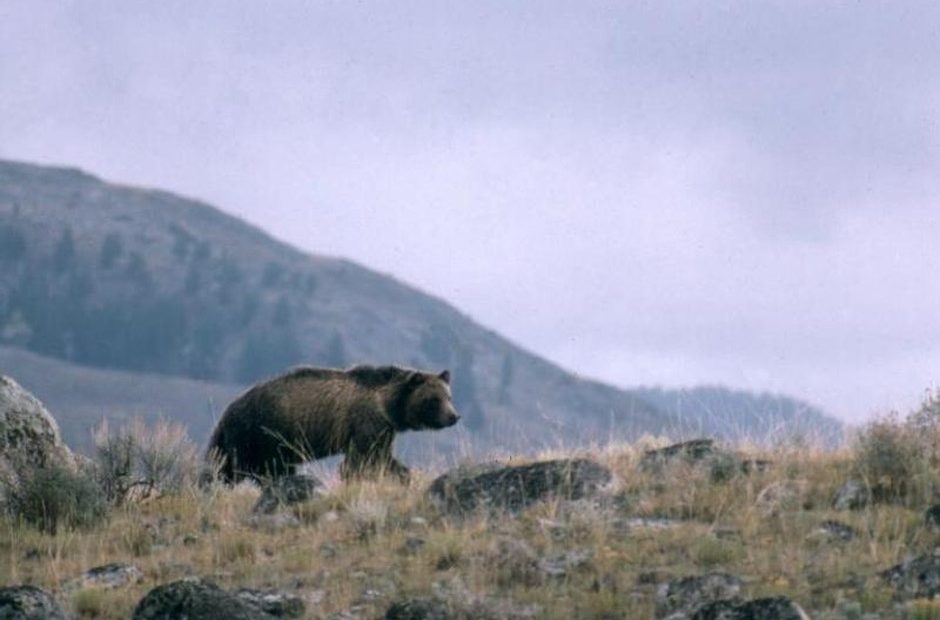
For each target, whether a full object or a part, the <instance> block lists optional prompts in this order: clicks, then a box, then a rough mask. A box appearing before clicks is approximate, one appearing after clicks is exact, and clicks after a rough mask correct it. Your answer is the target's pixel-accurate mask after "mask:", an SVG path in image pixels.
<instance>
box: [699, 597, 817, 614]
mask: <svg viewBox="0 0 940 620" xmlns="http://www.w3.org/2000/svg"><path fill="white" fill-rule="evenodd" d="M691 620H809V616H808V615H807V614H806V612H805V611H803V608H802V607H800V606H799V605H797V604H796V603H794V602H793V601H791V600H790V599H788V598H786V597H785V596H775V597H770V598H758V599H754V600H751V601H745V602H743V603H735V602H731V601H718V602H715V603H710V604H708V605H705V606H704V607H702V608H701V609H699V610H698V611H697V612H695V615H693V616H692V619H691Z"/></svg>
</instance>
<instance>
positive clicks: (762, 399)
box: [634, 386, 845, 445]
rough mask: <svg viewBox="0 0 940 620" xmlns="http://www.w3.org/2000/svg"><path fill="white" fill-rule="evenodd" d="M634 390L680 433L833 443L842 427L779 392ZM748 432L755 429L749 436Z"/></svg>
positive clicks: (760, 440) (703, 388)
mask: <svg viewBox="0 0 940 620" xmlns="http://www.w3.org/2000/svg"><path fill="white" fill-rule="evenodd" d="M634 392H635V393H636V394H637V395H638V396H639V397H640V398H642V399H643V400H645V401H646V402H648V403H650V404H651V405H654V406H655V407H657V408H659V409H661V410H662V411H665V412H667V413H669V414H671V415H672V416H673V417H674V418H676V419H678V420H679V429H680V434H681V435H685V436H691V435H705V436H723V437H729V436H730V437H737V438H742V439H751V440H753V441H755V442H757V443H770V444H773V443H775V441H776V440H779V439H784V438H790V439H795V438H800V439H803V440H806V441H808V442H810V443H816V444H821V445H834V444H838V443H839V442H840V441H841V440H842V438H843V432H844V430H845V429H844V425H843V424H842V423H841V422H839V421H838V420H835V419H834V418H831V417H829V416H827V415H826V414H825V413H823V412H822V411H821V410H820V409H819V408H817V407H814V406H813V405H810V404H808V403H805V402H803V401H801V400H797V399H794V398H790V397H788V396H784V395H781V394H769V393H759V394H755V393H754V392H744V391H740V390H731V389H728V388H725V387H721V386H700V387H694V388H685V389H677V390H669V389H663V388H638V389H636V390H634ZM754 430H759V431H760V432H759V433H756V434H751V433H753V431H754Z"/></svg>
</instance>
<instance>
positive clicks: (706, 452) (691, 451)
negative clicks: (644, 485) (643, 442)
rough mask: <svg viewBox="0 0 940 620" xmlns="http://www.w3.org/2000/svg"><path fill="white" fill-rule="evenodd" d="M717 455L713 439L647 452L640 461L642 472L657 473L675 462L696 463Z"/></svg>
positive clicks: (696, 440)
mask: <svg viewBox="0 0 940 620" xmlns="http://www.w3.org/2000/svg"><path fill="white" fill-rule="evenodd" d="M718 453H719V450H718V448H717V447H716V446H715V440H714V439H693V440H691V441H683V442H681V443H676V444H672V445H671V446H666V447H665V448H657V449H656V450H647V451H646V453H645V454H644V455H643V458H642V459H641V460H640V469H641V470H642V471H659V470H660V469H661V468H662V467H663V466H664V465H669V464H672V463H676V462H683V463H698V462H701V461H703V460H705V459H706V458H708V457H711V456H714V455H716V454H718Z"/></svg>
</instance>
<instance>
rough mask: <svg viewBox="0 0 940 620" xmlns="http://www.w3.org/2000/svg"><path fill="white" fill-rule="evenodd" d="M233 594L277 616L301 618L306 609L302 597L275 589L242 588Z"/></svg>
mask: <svg viewBox="0 0 940 620" xmlns="http://www.w3.org/2000/svg"><path fill="white" fill-rule="evenodd" d="M235 596H237V597H238V598H240V599H242V600H244V601H248V602H249V603H251V604H253V605H254V606H255V607H258V608H260V609H262V610H264V611H265V612H267V613H269V614H271V615H272V616H275V617H278V618H302V617H303V615H304V613H305V612H306V611H307V605H306V604H305V603H304V599H302V598H301V597H299V596H294V595H292V594H285V593H284V592H278V591H277V590H252V589H250V588H242V589H240V590H238V591H236V592H235Z"/></svg>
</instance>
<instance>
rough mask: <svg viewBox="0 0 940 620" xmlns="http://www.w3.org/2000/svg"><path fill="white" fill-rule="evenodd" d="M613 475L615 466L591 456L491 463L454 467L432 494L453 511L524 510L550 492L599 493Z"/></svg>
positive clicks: (552, 494) (436, 483)
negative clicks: (596, 460)
mask: <svg viewBox="0 0 940 620" xmlns="http://www.w3.org/2000/svg"><path fill="white" fill-rule="evenodd" d="M612 480H613V475H612V474H611V472H610V470H609V469H607V468H606V467H604V466H603V465H600V464H599V463H596V462H594V461H590V460H587V459H558V460H554V461H541V462H537V463H530V464H528V465H515V466H508V467H507V466H501V465H494V464H492V463H490V464H485V465H481V466H477V467H469V468H457V469H455V470H452V471H449V472H447V473H446V474H444V475H443V476H440V477H439V478H437V479H436V480H434V482H432V483H431V486H430V488H429V489H428V494H429V495H430V497H431V499H432V501H434V503H436V504H437V505H438V506H439V507H440V508H441V510H443V511H444V512H445V513H448V514H464V513H469V512H473V511H476V510H480V509H488V510H492V511H503V510H505V511H510V512H518V511H520V510H522V509H524V508H526V507H528V506H530V505H532V504H534V503H536V502H539V501H542V500H545V499H547V498H550V497H559V498H562V499H582V498H587V497H592V496H595V495H597V494H598V493H599V492H600V491H601V490H602V489H603V487H605V486H607V485H608V484H609V483H610V482H611V481H612Z"/></svg>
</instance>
